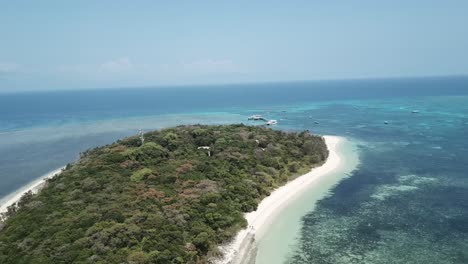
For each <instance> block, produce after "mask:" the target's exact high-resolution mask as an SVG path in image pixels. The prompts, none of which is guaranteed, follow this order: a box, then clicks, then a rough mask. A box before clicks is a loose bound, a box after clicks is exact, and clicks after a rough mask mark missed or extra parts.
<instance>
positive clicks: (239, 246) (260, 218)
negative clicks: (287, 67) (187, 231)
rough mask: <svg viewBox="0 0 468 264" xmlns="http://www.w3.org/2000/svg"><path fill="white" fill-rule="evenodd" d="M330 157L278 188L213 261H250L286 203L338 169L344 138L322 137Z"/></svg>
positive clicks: (230, 263) (222, 263)
mask: <svg viewBox="0 0 468 264" xmlns="http://www.w3.org/2000/svg"><path fill="white" fill-rule="evenodd" d="M324 139H325V143H326V144H327V148H328V150H329V155H328V158H327V160H326V161H325V163H324V164H322V165H321V166H319V167H316V168H313V169H312V170H311V171H310V172H308V173H306V174H304V175H301V176H299V177H297V178H296V179H294V180H292V181H290V182H288V183H287V184H285V185H283V186H281V187H279V188H277V189H276V190H274V191H273V192H271V194H270V195H269V196H267V197H265V198H264V199H263V200H262V201H261V202H260V204H259V205H258V207H257V210H256V211H253V212H250V213H246V214H245V215H244V216H245V218H246V220H247V223H248V224H247V225H248V228H246V229H243V230H240V231H239V232H238V233H237V235H236V237H235V238H234V239H233V240H232V241H231V242H230V243H228V244H225V245H222V246H220V247H219V248H220V250H221V252H222V253H223V254H224V256H223V258H222V259H218V260H216V261H215V263H217V264H235V263H236V264H237V263H245V260H246V259H248V258H249V256H248V255H249V252H250V251H251V250H252V249H251V248H252V247H253V246H254V245H253V244H254V243H255V240H259V239H260V238H261V237H262V235H263V234H264V232H265V231H267V229H268V226H269V225H270V224H271V222H272V221H273V219H274V218H275V216H276V215H277V214H279V213H280V212H281V211H282V210H283V209H284V208H285V207H286V206H287V205H288V203H289V202H291V201H293V200H294V199H295V198H297V197H298V196H300V195H301V194H303V193H304V192H306V191H312V189H311V188H313V187H315V185H314V183H315V182H316V181H317V180H318V179H321V178H322V177H324V176H326V175H327V174H328V173H330V172H333V171H334V170H335V169H338V168H339V167H340V164H341V163H342V156H341V155H340V153H338V146H339V145H340V143H341V142H342V141H344V140H345V139H344V138H342V137H337V136H324Z"/></svg>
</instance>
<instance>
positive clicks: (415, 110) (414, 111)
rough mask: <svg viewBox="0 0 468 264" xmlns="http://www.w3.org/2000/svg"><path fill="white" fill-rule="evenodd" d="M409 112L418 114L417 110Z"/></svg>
mask: <svg viewBox="0 0 468 264" xmlns="http://www.w3.org/2000/svg"><path fill="white" fill-rule="evenodd" d="M411 113H413V114H418V113H419V110H413V111H411Z"/></svg>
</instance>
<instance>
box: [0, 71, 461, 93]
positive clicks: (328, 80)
mask: <svg viewBox="0 0 468 264" xmlns="http://www.w3.org/2000/svg"><path fill="white" fill-rule="evenodd" d="M450 78H468V73H467V74H451V75H415V76H387V77H384V76H382V77H355V78H336V79H303V80H301V79H296V80H277V81H268V80H260V81H245V82H242V81H241V82H226V83H224V82H216V83H209V82H208V83H192V84H157V85H137V86H114V87H104V86H101V87H88V88H85V87H82V88H71V89H39V90H18V91H0V95H8V94H21V93H46V92H76V91H101V90H127V89H170V88H189V87H197V88H199V87H201V86H204V87H215V86H224V87H228V86H244V85H252V84H254V85H268V84H287V83H314V82H315V83H320V82H352V81H384V80H418V79H419V80H421V79H450Z"/></svg>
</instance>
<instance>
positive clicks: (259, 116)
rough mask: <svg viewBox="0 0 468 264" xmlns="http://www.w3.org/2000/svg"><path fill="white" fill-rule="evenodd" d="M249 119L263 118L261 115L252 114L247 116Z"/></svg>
mask: <svg viewBox="0 0 468 264" xmlns="http://www.w3.org/2000/svg"><path fill="white" fill-rule="evenodd" d="M249 120H264V118H263V117H262V116H261V115H253V116H250V117H249Z"/></svg>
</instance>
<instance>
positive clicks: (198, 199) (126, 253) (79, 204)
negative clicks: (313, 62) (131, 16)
mask: <svg viewBox="0 0 468 264" xmlns="http://www.w3.org/2000/svg"><path fill="white" fill-rule="evenodd" d="M144 139H145V141H144V144H141V141H140V138H139V137H137V136H134V137H128V138H125V139H122V140H119V141H117V142H115V143H113V144H110V145H106V146H103V147H98V148H95V149H92V150H88V151H86V152H85V153H82V155H81V158H80V159H79V160H78V161H76V162H75V163H72V164H69V165H68V166H67V167H66V169H65V170H64V171H63V172H62V173H61V174H59V175H58V176H56V177H54V178H52V179H49V180H48V181H47V184H46V187H45V188H44V189H43V190H42V191H41V192H40V193H39V194H37V195H32V194H31V193H28V194H26V195H24V196H23V197H22V199H21V200H20V201H19V202H18V204H17V205H14V206H12V207H10V208H9V210H8V212H7V213H5V214H4V219H5V220H4V223H3V224H2V225H3V228H2V230H1V231H0V263H206V262H208V260H209V259H210V258H212V257H214V256H217V255H219V254H220V253H219V252H218V245H220V244H221V243H223V242H226V241H228V240H229V239H231V238H232V237H233V236H234V235H235V234H236V233H237V231H239V230H240V229H242V228H244V227H246V220H245V219H244V217H243V214H244V213H245V212H250V211H252V210H255V209H256V207H257V205H258V203H259V202H260V201H261V200H262V199H263V198H264V197H266V196H268V195H269V194H270V192H271V191H272V190H274V189H275V188H277V187H279V186H281V185H283V184H285V183H286V182H287V181H289V180H291V179H292V178H294V177H296V176H298V175H300V174H303V173H305V172H307V171H309V170H310V169H311V168H312V167H313V166H317V165H319V164H321V163H322V162H324V160H325V159H326V158H327V156H328V150H327V147H326V145H325V141H324V139H323V138H322V137H319V136H314V135H311V134H310V133H308V132H307V131H304V132H301V133H293V132H282V131H276V130H272V129H267V128H264V127H257V126H245V125H224V126H203V125H194V126H179V127H175V128H168V129H163V130H160V131H153V132H149V133H146V134H145V135H144ZM201 147H202V148H201Z"/></svg>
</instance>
